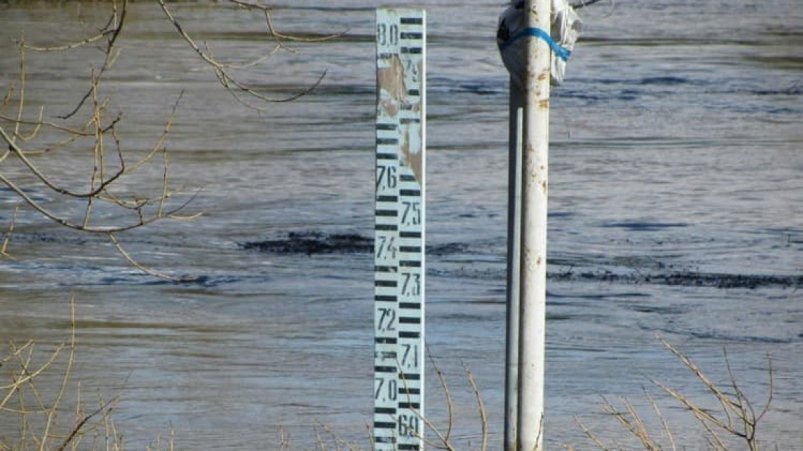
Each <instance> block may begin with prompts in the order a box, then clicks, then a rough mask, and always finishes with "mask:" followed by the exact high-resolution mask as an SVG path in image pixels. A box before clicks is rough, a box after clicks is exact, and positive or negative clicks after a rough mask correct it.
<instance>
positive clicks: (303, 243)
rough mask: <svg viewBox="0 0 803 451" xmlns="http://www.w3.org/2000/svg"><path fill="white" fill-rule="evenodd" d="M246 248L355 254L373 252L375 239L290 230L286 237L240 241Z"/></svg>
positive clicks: (271, 250) (308, 253)
mask: <svg viewBox="0 0 803 451" xmlns="http://www.w3.org/2000/svg"><path fill="white" fill-rule="evenodd" d="M238 244H239V245H240V247H241V248H242V249H244V250H249V251H259V252H270V253H273V254H306V255H312V254H355V253H366V254H367V253H369V252H373V249H374V240H373V239H372V238H368V237H364V236H362V235H358V234H356V233H333V234H329V233H324V232H317V231H306V232H290V233H288V234H287V237H286V238H284V239H277V240H264V241H248V242H243V243H238Z"/></svg>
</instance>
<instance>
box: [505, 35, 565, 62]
mask: <svg viewBox="0 0 803 451" xmlns="http://www.w3.org/2000/svg"><path fill="white" fill-rule="evenodd" d="M525 36H532V37H535V38H539V39H541V40H543V41H544V42H546V43H547V44H548V45H549V48H550V49H552V51H553V52H554V53H555V55H558V58H560V59H562V60H563V61H566V60H568V59H569V57H570V56H571V55H572V52H571V51H569V50H568V49H565V48H563V47H561V46H560V44H558V43H557V42H555V40H554V39H552V36H550V35H549V33H547V32H546V31H544V30H542V29H540V28H532V27H530V28H525V29H523V30H519V31H518V32H517V33H516V34H514V35H513V36H511V37H510V39H508V40H507V41H505V42H503V43H502V44H500V45H499V50H502V51H504V50H505V49H507V48H508V47H510V46H511V45H513V43H514V42H516V41H518V40H519V39H521V38H523V37H525Z"/></svg>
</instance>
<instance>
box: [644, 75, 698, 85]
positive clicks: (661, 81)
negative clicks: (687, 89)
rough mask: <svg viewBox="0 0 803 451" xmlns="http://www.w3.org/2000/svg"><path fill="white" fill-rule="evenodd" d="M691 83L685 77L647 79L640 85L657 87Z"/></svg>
mask: <svg viewBox="0 0 803 451" xmlns="http://www.w3.org/2000/svg"><path fill="white" fill-rule="evenodd" d="M689 83H691V80H689V79H688V78H684V77H672V76H667V77H647V78H642V79H641V80H640V81H639V84H640V85H657V86H678V85H685V84H689Z"/></svg>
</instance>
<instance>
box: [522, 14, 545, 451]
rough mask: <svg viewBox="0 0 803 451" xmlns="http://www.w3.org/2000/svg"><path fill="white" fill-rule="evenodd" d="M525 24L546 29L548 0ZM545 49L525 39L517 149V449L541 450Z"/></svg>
mask: <svg viewBox="0 0 803 451" xmlns="http://www.w3.org/2000/svg"><path fill="white" fill-rule="evenodd" d="M525 9H526V13H527V27H528V29H530V30H540V31H541V32H542V33H545V34H546V35H547V36H548V35H549V33H550V13H551V5H550V0H526V2H525ZM550 68H551V51H550V48H549V46H548V44H547V43H546V42H545V40H544V39H541V38H536V37H535V36H534V35H533V33H531V34H530V37H528V39H527V71H526V74H525V77H524V81H525V99H526V100H525V106H524V132H523V137H524V138H523V152H522V169H523V172H522V185H523V193H522V232H521V234H522V248H521V301H520V310H519V315H520V323H519V327H520V330H519V418H518V443H519V446H518V450H519V451H540V450H542V449H543V435H544V434H543V425H544V373H545V372H544V360H545V359H544V355H545V348H546V346H545V345H546V334H545V326H546V232H547V189H548V184H547V181H548V156H549V81H550Z"/></svg>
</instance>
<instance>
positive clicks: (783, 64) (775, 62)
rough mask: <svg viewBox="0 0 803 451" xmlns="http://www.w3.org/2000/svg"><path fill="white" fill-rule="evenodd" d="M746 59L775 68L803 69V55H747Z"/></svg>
mask: <svg viewBox="0 0 803 451" xmlns="http://www.w3.org/2000/svg"><path fill="white" fill-rule="evenodd" d="M744 59H745V60H746V61H749V62H753V63H757V64H759V65H761V66H769V67H771V68H775V69H785V70H794V71H800V70H803V56H747V57H744Z"/></svg>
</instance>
